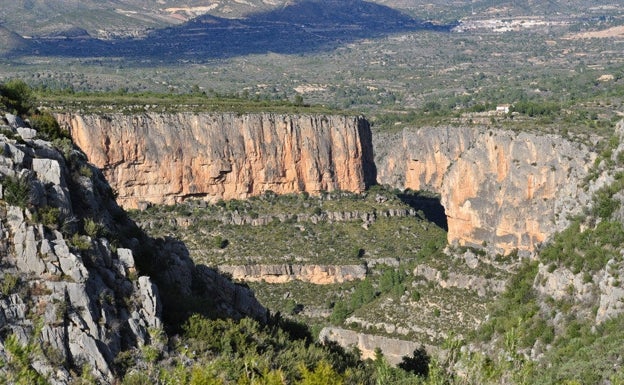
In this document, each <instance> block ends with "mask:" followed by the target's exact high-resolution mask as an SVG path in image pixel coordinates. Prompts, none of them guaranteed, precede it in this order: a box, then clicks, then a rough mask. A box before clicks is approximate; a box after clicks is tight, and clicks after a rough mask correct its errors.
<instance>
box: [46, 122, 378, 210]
mask: <svg viewBox="0 0 624 385" xmlns="http://www.w3.org/2000/svg"><path fill="white" fill-rule="evenodd" d="M58 119H59V122H60V123H61V125H63V126H65V127H66V128H68V129H69V130H70V132H71V135H72V137H73V139H74V140H75V142H76V143H77V144H78V146H79V147H80V148H82V150H83V151H84V152H85V153H86V154H87V156H88V158H89V160H90V161H91V162H93V163H94V164H95V165H97V166H98V167H99V168H101V169H102V170H103V172H104V175H105V176H106V178H107V179H108V181H109V182H110V183H111V185H112V186H113V187H114V188H115V189H116V190H117V192H118V193H119V198H118V200H119V202H120V204H122V205H123V206H125V207H136V206H137V204H138V203H139V202H140V201H148V202H152V203H165V204H171V203H175V202H177V201H180V200H183V199H185V198H187V197H192V196H196V197H204V198H206V199H208V200H211V201H216V200H218V199H232V198H247V197H250V196H253V195H258V194H261V193H263V192H265V191H267V190H271V191H274V192H276V193H278V194H286V193H293V192H295V193H296V192H304V191H306V192H309V193H312V194H314V193H318V192H320V191H322V190H327V191H331V190H336V189H342V190H348V191H356V192H359V191H363V190H364V189H365V187H366V186H367V185H368V184H371V183H374V181H375V171H374V163H373V155H372V147H371V133H370V128H369V126H368V122H367V121H366V120H364V119H363V118H360V117H347V116H324V115H296V116H287V115H277V114H270V113H263V114H245V115H239V114H234V113H223V114H220V113H219V114H210V113H201V114H194V113H179V114H155V113H145V114H138V115H124V114H110V115H76V114H66V115H59V116H58Z"/></svg>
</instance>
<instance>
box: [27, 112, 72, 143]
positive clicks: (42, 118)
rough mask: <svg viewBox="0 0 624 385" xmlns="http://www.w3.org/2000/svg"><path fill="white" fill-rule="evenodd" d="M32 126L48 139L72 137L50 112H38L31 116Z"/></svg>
mask: <svg viewBox="0 0 624 385" xmlns="http://www.w3.org/2000/svg"><path fill="white" fill-rule="evenodd" d="M30 122H31V124H32V127H33V128H34V129H35V130H37V133H38V134H39V136H41V137H42V138H44V139H47V140H55V139H63V138H70V136H69V133H68V132H67V131H64V130H61V126H59V124H58V122H57V121H56V119H55V118H54V116H52V115H51V114H50V113H49V112H47V111H46V112H43V113H38V114H35V115H32V116H31V117H30Z"/></svg>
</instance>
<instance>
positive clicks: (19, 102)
mask: <svg viewBox="0 0 624 385" xmlns="http://www.w3.org/2000/svg"><path fill="white" fill-rule="evenodd" d="M0 103H2V104H4V105H5V106H6V108H8V109H9V110H12V111H13V112H15V113H17V114H19V115H23V114H27V113H28V112H29V111H30V110H31V109H32V107H33V93H32V90H31V88H30V87H29V86H28V84H26V83H25V82H24V81H23V80H19V79H14V80H9V81H8V82H6V83H4V84H2V85H0Z"/></svg>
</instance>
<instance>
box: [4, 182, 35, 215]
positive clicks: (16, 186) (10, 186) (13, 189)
mask: <svg viewBox="0 0 624 385" xmlns="http://www.w3.org/2000/svg"><path fill="white" fill-rule="evenodd" d="M2 186H3V188H4V191H3V192H4V200H5V201H6V202H7V203H8V204H10V205H11V206H18V207H21V208H25V207H26V205H28V203H29V202H30V181H29V180H28V177H27V176H26V175H23V176H20V177H18V176H15V177H13V176H7V177H6V178H5V179H4V180H3V181H2Z"/></svg>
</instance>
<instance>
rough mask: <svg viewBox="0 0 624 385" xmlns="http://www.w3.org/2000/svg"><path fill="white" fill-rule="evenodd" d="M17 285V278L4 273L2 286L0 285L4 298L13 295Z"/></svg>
mask: <svg viewBox="0 0 624 385" xmlns="http://www.w3.org/2000/svg"><path fill="white" fill-rule="evenodd" d="M18 283H19V277H18V276H17V275H13V274H11V273H5V274H4V276H3V277H2V284H0V291H2V294H3V295H4V296H8V295H10V294H13V292H14V290H15V288H16V287H17V285H18Z"/></svg>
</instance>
